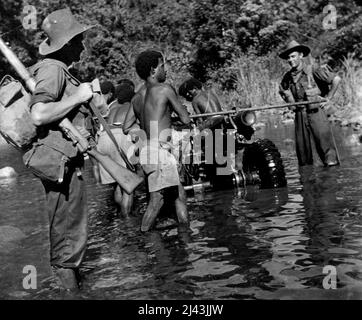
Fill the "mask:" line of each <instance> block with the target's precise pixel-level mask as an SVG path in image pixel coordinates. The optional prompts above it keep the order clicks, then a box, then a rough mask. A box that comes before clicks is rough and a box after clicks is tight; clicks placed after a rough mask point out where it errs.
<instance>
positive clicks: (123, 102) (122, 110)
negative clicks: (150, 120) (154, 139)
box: [97, 82, 139, 216]
mask: <svg viewBox="0 0 362 320" xmlns="http://www.w3.org/2000/svg"><path fill="white" fill-rule="evenodd" d="M117 94H118V96H116V100H114V101H113V102H112V103H111V104H110V108H109V114H108V116H107V123H108V124H109V127H110V128H111V131H112V133H113V135H114V137H115V139H116V141H117V143H118V146H119V147H120V148H121V149H122V150H124V151H125V152H126V154H128V151H129V150H130V148H131V146H132V145H133V144H132V142H131V139H128V137H127V136H126V135H125V134H124V133H123V131H122V126H123V123H124V119H125V117H126V113H127V111H128V109H129V107H130V101H131V99H132V98H133V96H134V94H135V93H134V85H133V83H132V82H131V84H129V83H127V82H125V83H123V84H121V85H119V86H118V90H117ZM136 128H139V127H138V126H137V125H133V126H132V128H131V129H136ZM97 150H98V151H99V152H101V153H103V154H106V155H108V156H110V157H111V158H112V159H113V160H115V161H116V162H117V163H119V164H120V165H122V166H124V167H125V166H126V164H125V162H124V160H123V159H122V157H121V156H120V154H119V152H118V150H117V149H116V147H115V145H114V144H113V143H112V140H111V139H110V138H109V136H108V134H107V132H106V131H105V130H104V129H103V130H101V131H100V132H99V138H98V144H97ZM99 167H100V177H101V183H102V184H113V186H114V200H115V202H116V203H117V205H118V206H119V208H120V210H121V213H122V215H123V216H128V215H129V214H130V213H131V210H132V205H133V193H132V194H128V193H127V192H125V190H123V189H122V188H121V186H120V185H119V184H117V183H116V181H115V180H114V178H112V177H111V176H110V175H109V173H108V172H107V171H106V170H105V169H104V168H103V166H102V165H99Z"/></svg>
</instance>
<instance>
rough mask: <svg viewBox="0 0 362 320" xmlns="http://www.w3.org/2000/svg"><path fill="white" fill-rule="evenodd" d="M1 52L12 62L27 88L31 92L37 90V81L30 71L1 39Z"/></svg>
mask: <svg viewBox="0 0 362 320" xmlns="http://www.w3.org/2000/svg"><path fill="white" fill-rule="evenodd" d="M0 51H1V52H2V54H3V55H4V56H5V58H6V59H7V60H8V61H9V62H10V64H11V65H12V66H13V67H14V69H15V71H16V72H17V74H18V75H19V76H20V77H21V78H22V79H23V80H24V81H25V83H26V86H27V87H28V89H29V90H30V91H31V92H34V90H35V84H36V83H35V80H34V79H33V78H32V77H31V75H30V73H29V71H28V70H27V69H26V68H25V66H24V65H23V64H22V63H21V61H20V60H19V58H18V57H17V56H16V55H15V53H14V52H13V51H12V50H11V49H10V48H9V47H8V46H7V45H6V43H5V42H4V40H3V39H2V38H1V37H0Z"/></svg>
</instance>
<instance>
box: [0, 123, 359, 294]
mask: <svg viewBox="0 0 362 320" xmlns="http://www.w3.org/2000/svg"><path fill="white" fill-rule="evenodd" d="M334 131H335V133H336V140H337V145H338V148H339V152H340V156H341V160H342V165H341V166H339V167H332V168H323V167H321V166H318V164H317V165H315V166H309V167H304V168H303V170H300V169H298V166H297V159H296V156H295V152H294V142H293V126H292V125H285V124H281V123H274V122H272V121H271V122H270V123H269V124H268V125H267V126H266V127H261V129H260V130H259V131H257V133H256V135H257V136H259V137H268V138H269V139H271V140H273V142H274V143H275V144H276V145H277V146H278V148H279V150H280V151H281V155H282V158H283V161H284V165H285V168H286V174H287V180H288V187H287V188H283V189H279V190H259V189H258V188H255V187H248V188H247V189H246V190H228V191H218V192H205V193H203V192H201V191H200V192H197V193H196V194H195V196H194V197H190V198H188V208H189V212H190V217H191V231H190V233H188V234H186V233H178V231H177V229H176V227H172V226H171V227H169V228H164V229H162V228H159V229H158V230H156V231H153V232H149V233H147V234H142V233H141V232H140V231H139V226H140V221H141V217H142V214H143V212H144V210H145V207H146V198H145V195H144V194H143V193H142V192H139V193H138V195H137V200H136V210H135V213H134V216H132V217H130V218H127V219H125V218H122V217H119V215H118V214H117V209H116V208H115V206H114V204H113V201H112V193H111V189H110V188H109V187H107V186H97V185H96V184H95V181H94V179H93V177H92V175H91V171H90V166H89V164H88V165H87V168H86V169H87V170H86V172H85V176H86V179H87V181H88V207H89V215H90V221H89V228H90V236H89V242H88V250H87V254H86V257H85V262H84V266H83V268H82V271H83V275H84V281H83V282H84V286H83V289H82V292H81V293H80V294H79V295H78V296H77V297H76V298H80V299H89V298H90V299H360V298H362V197H361V194H362V157H361V155H362V146H361V145H360V144H358V143H353V141H352V140H353V139H352V137H353V136H351V134H352V132H350V130H349V129H342V128H339V127H336V128H335V130H334ZM4 166H11V167H13V168H15V170H16V171H17V172H18V174H19V175H18V177H17V178H16V179H10V180H0V298H2V299H62V298H64V296H63V295H62V294H61V293H60V292H59V289H58V287H57V285H56V282H55V280H54V278H53V277H52V273H51V270H50V267H49V260H48V255H49V246H48V243H49V239H48V220H47V217H46V214H45V212H44V210H43V205H44V200H43V197H44V196H43V191H42V186H41V185H40V183H39V181H38V180H37V179H36V178H34V177H33V176H32V174H31V173H30V172H28V171H27V170H26V169H25V168H24V166H23V164H22V162H21V159H20V156H19V154H18V153H17V151H16V150H13V149H12V148H10V147H8V146H6V145H4V144H1V143H0V168H2V167H4ZM26 266H34V267H35V268H36V272H37V288H36V289H24V287H23V279H24V277H26V275H27V274H26V272H27V270H26V269H24V267H26ZM328 266H332V267H335V269H333V268H332V269H328V268H330V267H328ZM334 271H336V278H337V283H336V287H337V289H330V290H327V289H325V288H324V287H326V286H327V287H328V286H329V287H330V286H332V287H333V282H332V280H333V276H334ZM326 276H327V278H325V277H326ZM25 282H26V281H25ZM323 284H324V286H323Z"/></svg>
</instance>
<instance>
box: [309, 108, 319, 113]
mask: <svg viewBox="0 0 362 320" xmlns="http://www.w3.org/2000/svg"><path fill="white" fill-rule="evenodd" d="M318 111H319V108H314V109H309V110H308V109H307V110H306V112H307V113H317V112H318Z"/></svg>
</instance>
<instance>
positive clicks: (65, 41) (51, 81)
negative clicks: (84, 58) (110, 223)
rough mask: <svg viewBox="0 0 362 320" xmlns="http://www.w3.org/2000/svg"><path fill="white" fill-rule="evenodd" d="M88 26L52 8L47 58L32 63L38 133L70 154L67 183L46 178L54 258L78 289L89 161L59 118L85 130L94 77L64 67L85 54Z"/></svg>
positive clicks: (68, 285)
mask: <svg viewBox="0 0 362 320" xmlns="http://www.w3.org/2000/svg"><path fill="white" fill-rule="evenodd" d="M89 28H90V27H87V26H84V25H81V24H79V23H78V22H77V21H76V20H75V18H74V17H73V15H72V13H71V12H70V10H69V9H62V10H57V11H54V12H53V13H51V14H50V15H49V16H48V17H47V18H46V19H45V20H44V22H43V24H42V29H43V30H44V31H45V33H46V34H47V36H48V38H47V39H46V40H45V41H44V42H42V43H41V44H40V46H39V52H40V54H41V55H42V56H45V59H44V60H43V61H40V62H39V63H37V64H36V65H34V66H33V67H32V68H31V71H32V73H33V74H34V77H35V80H36V88H35V92H34V93H33V95H32V100H31V103H30V108H31V115H32V118H33V121H34V123H35V124H36V125H37V126H38V127H39V130H40V131H41V132H42V133H41V134H40V135H39V139H40V140H41V141H44V143H45V142H46V143H52V144H54V143H55V144H56V146H57V148H58V149H62V150H63V151H64V154H67V155H68V156H69V158H70V161H68V162H67V163H66V165H65V169H64V173H65V174H64V181H63V182H62V183H57V182H53V181H51V180H47V179H42V180H41V182H42V183H43V185H44V188H45V193H46V205H47V211H48V216H49V225H50V226H49V227H50V264H51V266H52V268H53V271H54V273H55V275H56V276H57V278H58V279H59V280H60V282H61V285H62V286H63V287H64V288H65V289H67V290H77V289H78V279H77V276H78V272H77V271H78V268H79V266H80V264H81V262H82V260H83V256H84V253H85V250H86V244H87V236H88V226H87V224H88V214H87V208H86V194H85V185H84V181H83V178H82V176H80V175H79V173H80V168H82V167H83V165H84V160H83V154H81V153H79V152H78V149H77V148H76V147H75V146H74V145H73V143H72V141H70V140H69V139H67V138H65V136H64V135H63V134H62V132H61V131H60V129H59V127H58V123H59V121H60V120H61V119H63V118H64V117H65V116H67V117H68V118H69V120H70V121H71V122H72V123H73V125H75V126H77V127H78V128H79V129H81V131H83V132H82V134H85V131H86V130H85V124H86V119H87V117H89V116H90V114H89V111H88V108H86V107H85V106H84V105H83V103H86V102H87V101H89V100H90V99H91V98H92V96H93V92H92V88H91V85H90V84H89V83H82V84H80V85H78V83H77V82H74V79H72V78H71V76H69V74H68V73H67V72H66V71H65V70H66V69H67V68H68V67H69V66H70V65H71V64H72V63H73V62H76V61H79V60H80V55H81V53H82V51H83V50H84V47H83V43H82V40H83V32H85V31H86V30H88V29H89ZM40 140H39V141H40ZM46 159H47V154H44V161H46ZM59 165H60V164H59V163H52V159H49V166H54V171H56V170H57V169H58V166H59Z"/></svg>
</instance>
